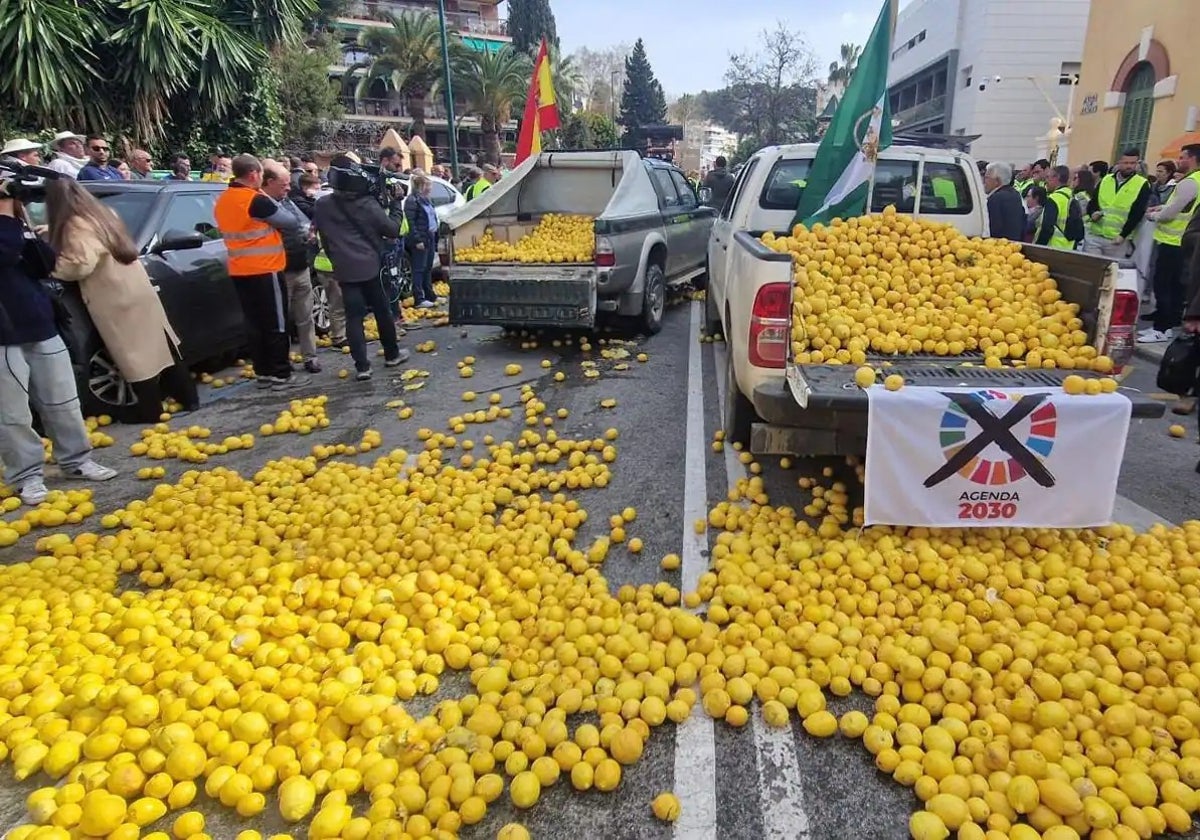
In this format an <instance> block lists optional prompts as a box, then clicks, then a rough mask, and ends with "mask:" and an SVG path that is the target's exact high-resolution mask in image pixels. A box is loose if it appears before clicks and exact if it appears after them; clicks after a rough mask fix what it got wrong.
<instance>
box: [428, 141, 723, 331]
mask: <svg viewBox="0 0 1200 840" xmlns="http://www.w3.org/2000/svg"><path fill="white" fill-rule="evenodd" d="M549 213H555V214H571V215H584V216H590V217H592V218H594V220H595V221H594V230H595V251H594V254H593V259H592V261H591V262H584V263H526V262H486V263H477V262H472V263H465V262H455V260H454V251H455V249H456V248H457V249H462V248H466V247H470V246H474V245H476V244H478V243H479V242H480V240H481V239H482V238H483V237H484V235H485V233H487V232H488V231H489V230H490V231H491V234H492V236H493V237H494V238H495V239H497V240H500V241H504V242H510V243H515V242H516V241H517V240H519V239H520V238H521V237H522V236H524V235H526V234H527V233H528V232H529V231H530V230H532V229H533V228H534V227H535V226H536V225H537V224H538V222H539V221H540V220H541V218H542V217H543V216H545V215H546V214H549ZM715 217H716V210H715V209H713V208H711V207H704V206H701V204H700V202H699V199H698V198H697V196H696V193H695V191H694V190H693V189H692V187H691V185H690V184H689V183H688V181H687V179H686V178H685V177H684V174H683V172H682V171H680V170H679V169H678V168H677V167H675V166H672V165H671V164H669V163H666V162H664V161H660V160H651V159H643V158H641V157H640V156H639V155H638V154H637V153H636V152H634V151H628V150H614V151H587V152H542V153H541V154H540V155H537V156H536V157H531V158H529V159H527V160H525V161H523V162H522V163H521V165H520V166H518V167H516V168H515V169H513V170H512V172H510V173H508V174H506V175H505V176H504V177H503V178H502V179H501V180H500V181H498V182H497V183H496V184H494V185H493V186H492V187H491V189H489V190H487V192H485V193H484V194H483V195H481V196H479V197H478V198H475V199H472V200H471V201H469V202H467V204H466V206H464V207H461V208H458V209H456V210H455V211H454V212H452V213H451V214H449V215H448V216H447V217H446V219H445V220H444V222H443V225H442V230H443V233H445V234H446V237H447V238H448V240H449V253H450V269H449V276H450V322H451V323H452V324H496V325H501V326H548V327H583V328H591V327H594V326H595V324H596V319H597V317H598V316H599V315H600V313H612V314H616V315H621V316H632V317H634V318H636V319H638V322H639V326H640V328H641V329H642V330H644V331H645V332H647V333H651V334H652V333H657V332H658V331H659V330H660V329H661V328H662V317H663V310H664V307H665V298H666V290H667V287H668V286H672V285H678V284H682V283H685V282H688V281H690V280H692V279H694V278H697V277H698V276H699V275H701V274H703V273H704V253H705V247H706V245H707V243H708V236H709V231H710V230H711V228H712V224H713V219H714V218H715Z"/></svg>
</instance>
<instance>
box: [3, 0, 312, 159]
mask: <svg viewBox="0 0 1200 840" xmlns="http://www.w3.org/2000/svg"><path fill="white" fill-rule="evenodd" d="M316 8H317V7H316V0H36V2H35V1H34V0H0V21H3V24H2V25H0V101H3V102H6V103H10V104H11V105H12V106H14V107H15V110H16V112H17V113H16V116H17V118H19V119H23V120H26V121H28V122H30V123H33V124H40V125H59V126H64V125H70V126H74V127H76V128H88V129H96V130H103V129H106V128H107V129H111V128H112V126H113V125H126V126H131V127H132V128H133V130H134V133H135V134H136V135H137V136H138V137H139V138H140V139H142V140H155V139H159V138H161V137H163V136H164V134H165V132H166V131H167V129H168V127H169V126H168V123H169V122H170V121H172V120H177V119H182V118H186V117H187V116H188V115H190V114H204V115H205V116H212V115H216V116H218V117H220V116H222V115H224V114H226V113H228V111H229V110H230V109H231V108H232V107H233V106H235V105H236V104H238V103H239V102H241V100H242V97H243V95H244V92H245V91H246V90H247V88H248V87H250V86H251V85H250V83H251V82H252V81H253V79H254V76H255V74H256V73H257V72H258V70H259V68H260V67H261V66H262V65H263V63H264V62H265V61H266V57H267V50H268V49H270V48H271V47H273V46H275V45H276V44H279V43H284V42H290V41H294V40H296V39H297V38H299V37H300V36H301V35H302V34H303V31H304V21H305V20H307V19H308V18H310V17H312V16H313V14H314V13H315V11H316ZM66 57H69V58H66Z"/></svg>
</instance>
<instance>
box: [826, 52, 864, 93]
mask: <svg viewBox="0 0 1200 840" xmlns="http://www.w3.org/2000/svg"><path fill="white" fill-rule="evenodd" d="M860 55H862V47H861V46H859V45H858V44H842V48H841V51H840V57H839V60H838V61H833V62H830V64H829V84H831V85H839V86H840V87H841V88H842V89H843V90H844V89H845V87H846V85H848V84H850V77H851V76H853V75H854V69H855V68H856V67H858V57H859V56H860Z"/></svg>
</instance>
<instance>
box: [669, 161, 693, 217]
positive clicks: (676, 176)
mask: <svg viewBox="0 0 1200 840" xmlns="http://www.w3.org/2000/svg"><path fill="white" fill-rule="evenodd" d="M671 181H672V182H673V183H674V184H675V191H676V193H678V194H679V206H680V207H686V208H687V209H689V210H691V209H693V208H694V207H695V206H696V205H697V204H698V203H699V202H697V201H696V192H695V190H693V189H692V185H691V184H689V183H688V180H687V178H684V177H683V175H682V174H681V173H679V172H676V171H675V170H674V169H672V170H671Z"/></svg>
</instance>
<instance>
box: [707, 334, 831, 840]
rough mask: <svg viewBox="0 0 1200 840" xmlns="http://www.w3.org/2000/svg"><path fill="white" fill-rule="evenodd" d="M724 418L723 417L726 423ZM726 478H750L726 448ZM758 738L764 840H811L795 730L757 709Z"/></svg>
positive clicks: (717, 352)
mask: <svg viewBox="0 0 1200 840" xmlns="http://www.w3.org/2000/svg"><path fill="white" fill-rule="evenodd" d="M728 352H729V351H728V350H727V349H726V347H725V345H724V344H722V343H719V342H715V343H714V344H713V362H714V364H713V367H715V368H716V370H717V396H718V399H719V400H720V402H721V411H722V412H724V410H725V387H726V386H725V377H724V376H722V375H721V372H723V371H724V370H725V362H726V355H725V354H726V353H728ZM723 419H724V418H723V417H722V420H723ZM724 454H725V475H726V476H727V479H728V481H729V489H730V490H732V489H734V488H735V487H737V485H738V482H739V481H741V480H742V479H743V478H745V477H746V467H745V466H744V465H743V464H742V462H741V461H739V460H738V453H737V452H735V451H734V449H733V447H732V446H730V445H729V444H728V443H726V445H725V453H724ZM750 729H751V732H752V733H753V736H754V761H755V764H756V765H757V767H758V799H759V808H760V810H761V812H762V819H763V834H762V836H763V840H807V838H808V837H809V822H808V812H807V811H806V810H805V808H804V788H803V786H802V784H801V779H800V756H799V754H798V753H797V751H796V739H795V737H794V733H793V730H792V729H791V728H790V727H789V728H787V729H776V728H774V727H773V726H769V725H768V724H767V722H766V721H765V720H764V719H763V716H762V706H761V705H760V704H757V703H756V704H755V705H754V716H753V717H752V718H751V720H750Z"/></svg>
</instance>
